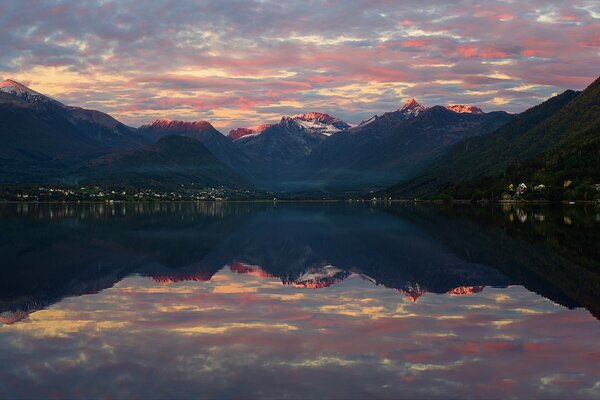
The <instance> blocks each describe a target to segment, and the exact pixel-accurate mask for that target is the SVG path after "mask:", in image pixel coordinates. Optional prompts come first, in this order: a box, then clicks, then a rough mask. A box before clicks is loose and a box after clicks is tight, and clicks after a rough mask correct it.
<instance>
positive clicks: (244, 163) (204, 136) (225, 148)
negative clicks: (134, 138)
mask: <svg viewBox="0 0 600 400" xmlns="http://www.w3.org/2000/svg"><path fill="white" fill-rule="evenodd" d="M138 133H139V134H140V135H142V136H143V137H145V138H148V139H150V140H153V141H156V140H158V139H160V138H162V137H165V136H168V135H180V136H186V137H189V138H192V139H195V140H198V141H199V142H201V143H202V144H203V145H205V146H206V147H207V148H208V150H210V152H211V153H212V154H213V155H214V156H215V157H217V158H218V159H219V160H221V161H222V162H224V163H225V164H226V165H227V166H229V167H230V168H233V169H235V170H236V171H237V172H239V173H240V174H241V175H242V176H244V178H246V179H248V180H253V176H252V173H251V165H250V159H249V158H248V156H246V155H245V154H244V153H243V152H242V151H240V149H238V147H237V146H236V145H234V144H233V143H232V142H231V140H230V139H229V138H227V137H226V136H224V135H223V134H222V133H221V132H219V131H218V130H216V129H215V128H214V127H213V126H212V125H211V124H210V123H209V122H207V121H195V122H185V121H175V120H170V119H159V120H156V121H154V122H153V123H152V124H149V125H143V126H141V127H140V128H139V129H138Z"/></svg>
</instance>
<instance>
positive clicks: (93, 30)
mask: <svg viewBox="0 0 600 400" xmlns="http://www.w3.org/2000/svg"><path fill="white" fill-rule="evenodd" d="M478 3H484V4H478ZM599 65H600V2H598V1H584V0H570V1H562V0H561V1H558V0H533V1H486V2H477V1H454V2H441V1H431V0H420V1H418V2H415V1H386V0H371V1H352V0H340V1H335V0H331V1H293V0H290V1H285V2H281V1H263V0H258V1H224V0H222V1H205V2H195V1H194V2H192V1H173V2H166V1H151V0H139V1H119V2H112V1H99V0H97V1H93V0H89V1H65V2H63V1H41V0H35V1H12V0H10V1H8V0H0V79H8V78H10V79H15V80H17V81H19V82H21V83H23V84H26V85H28V86H30V87H31V88H32V89H34V90H36V91H38V92H42V93H44V94H47V95H50V96H52V97H54V98H56V99H57V100H60V101H62V102H64V103H66V104H71V105H78V106H82V107H86V108H93V109H98V110H101V111H104V112H107V113H109V114H111V115H112V116H114V117H115V118H117V119H119V120H120V121H122V122H124V123H127V124H129V125H132V126H139V125H142V124H146V123H150V122H151V121H153V120H154V119H157V118H163V117H166V118H171V119H181V120H185V121H195V120H207V121H209V122H211V123H212V124H213V125H214V126H215V127H217V128H218V129H220V130H221V131H222V132H225V133H227V132H228V130H229V129H232V128H236V127H244V126H251V125H256V124H259V123H263V122H270V121H277V120H278V119H279V118H280V117H281V116H282V115H293V114H298V113H303V112H310V111H320V112H326V113H329V114H331V115H333V116H336V117H339V118H342V119H344V120H345V121H347V122H349V123H358V122H360V121H361V120H365V119H368V118H369V117H370V116H372V115H374V114H381V113H383V112H386V111H391V110H395V109H398V108H399V107H401V105H402V104H403V102H404V101H405V100H406V99H408V98H416V99H417V101H419V102H420V103H421V104H423V105H426V106H433V105H437V104H440V105H446V104H456V103H461V104H473V105H476V106H479V107H481V108H483V109H484V111H492V110H499V109H501V110H507V111H510V112H521V111H523V110H525V109H527V108H529V107H531V106H533V105H535V104H538V103H540V102H542V101H543V100H545V99H547V98H548V97H550V96H552V95H553V94H556V93H560V92H562V91H564V90H566V89H583V88H584V87H585V86H587V85H588V84H589V83H591V82H592V81H593V80H594V79H595V78H597V77H598V75H599V72H600V68H598V66H599Z"/></svg>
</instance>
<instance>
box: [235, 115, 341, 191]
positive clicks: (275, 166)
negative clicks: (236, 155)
mask: <svg viewBox="0 0 600 400" xmlns="http://www.w3.org/2000/svg"><path fill="white" fill-rule="evenodd" d="M349 127H350V125H348V124H346V123H345V122H344V121H342V120H340V119H338V118H334V117H331V116H330V115H327V114H323V113H316V112H313V113H308V114H302V115H296V116H293V117H287V116H286V117H282V118H281V120H280V121H279V122H278V123H276V124H265V125H260V126H257V127H252V128H238V129H235V130H232V131H231V132H229V137H230V138H231V139H233V144H234V145H235V146H237V147H238V148H239V149H240V150H241V151H242V152H243V153H244V154H246V156H247V157H248V158H249V159H250V160H252V167H251V169H252V173H253V175H254V176H255V177H256V181H257V182H258V184H259V185H260V186H261V187H262V188H265V189H269V190H271V189H277V188H281V187H285V186H286V182H287V179H288V177H287V175H288V173H287V171H286V167H287V166H289V165H291V164H293V163H295V162H298V161H300V160H301V159H303V158H305V157H306V156H307V155H309V154H310V153H311V152H312V151H313V150H314V149H315V148H317V147H318V146H319V145H320V144H321V143H322V142H324V141H325V139H328V138H330V137H335V136H337V135H339V134H340V133H341V132H343V131H344V129H348V128H349Z"/></svg>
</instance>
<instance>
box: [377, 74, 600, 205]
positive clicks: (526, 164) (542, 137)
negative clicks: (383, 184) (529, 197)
mask: <svg viewBox="0 0 600 400" xmlns="http://www.w3.org/2000/svg"><path fill="white" fill-rule="evenodd" d="M599 155H600V78H599V79H598V80H596V81H595V82H593V83H592V84H591V85H590V86H589V87H588V88H586V89H585V90H584V91H583V92H582V93H578V92H574V91H572V90H568V91H566V92H564V93H562V94H560V95H558V96H555V97H553V98H551V99H549V100H546V101H545V102H543V103H542V104H540V105H538V106H535V107H533V108H530V109H528V110H527V111H525V112H523V113H522V114H520V115H519V116H518V117H517V118H515V119H514V120H513V121H511V122H509V123H508V124H506V125H504V126H502V127H501V128H499V129H498V130H496V131H495V132H493V133H492V134H490V135H487V136H483V137H479V138H471V139H466V140H464V141H461V142H459V143H458V144H456V146H454V147H453V148H452V149H451V151H450V152H448V154H446V155H445V156H444V157H442V158H440V159H439V160H437V161H436V162H435V163H433V164H432V165H430V166H429V167H428V168H427V169H426V170H425V171H423V173H422V174H420V175H419V176H418V177H416V178H415V179H413V180H411V181H410V182H407V183H404V184H400V185H398V186H396V187H393V188H392V189H390V190H389V191H388V193H389V194H391V195H393V196H397V197H404V196H423V195H431V194H434V193H436V192H439V191H440V190H442V189H444V188H447V189H448V190H447V191H448V193H453V189H452V187H456V190H458V192H455V193H453V194H454V195H457V196H459V197H464V196H466V197H467V198H468V197H471V195H474V194H475V193H477V195H478V196H481V195H483V194H486V196H487V195H495V196H499V195H500V194H501V193H502V191H503V190H506V187H507V186H508V184H510V183H513V182H514V183H515V184H518V183H519V182H526V183H527V185H529V186H530V187H531V188H532V187H534V186H536V185H540V184H542V185H544V186H553V187H554V189H556V190H557V191H558V192H560V193H555V194H551V193H549V192H550V191H551V190H550V189H549V188H548V190H545V192H546V193H547V196H551V197H552V199H554V200H559V199H562V196H563V193H562V192H563V189H567V187H563V186H564V185H565V184H566V183H567V182H568V181H571V182H575V181H579V183H580V186H581V187H584V186H587V187H588V189H589V187H590V186H591V185H592V184H595V183H598V181H600V176H599V175H600V172H599V171H600V164H599V162H598V160H599V159H600V158H599ZM567 186H569V185H567ZM575 186H576V185H573V187H572V188H571V189H572V190H577V188H576V187H575ZM461 187H463V188H462V189H461ZM463 189H464V191H463ZM588 189H582V190H583V192H584V193H583V195H584V196H586V197H587V195H586V194H585V193H587V192H588ZM589 192H590V194H591V195H592V194H593V193H592V192H593V191H592V190H591V189H590V190H589ZM541 194H542V193H541V192H540V195H541ZM571 195H574V194H571ZM546 198H547V199H550V198H549V197H546Z"/></svg>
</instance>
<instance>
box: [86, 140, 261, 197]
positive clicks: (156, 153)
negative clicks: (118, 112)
mask: <svg viewBox="0 0 600 400" xmlns="http://www.w3.org/2000/svg"><path fill="white" fill-rule="evenodd" d="M82 173H83V176H84V180H85V181H90V182H96V183H112V184H119V185H128V186H134V187H160V188H177V187H180V186H181V185H186V186H188V185H192V184H193V185H194V187H197V188H201V187H212V186H227V187H231V188H242V187H248V186H249V184H248V182H247V181H246V180H244V179H243V178H242V177H241V176H240V175H239V174H238V173H236V172H235V171H233V170H232V169H231V168H229V167H228V166H227V165H225V164H224V163H223V162H222V161H220V160H219V159H218V158H216V157H215V156H214V155H213V154H212V153H211V152H210V151H209V150H208V148H207V147H206V146H204V145H203V144H202V143H200V142H199V141H197V140H195V139H192V138H189V137H185V136H178V135H170V136H165V137H163V138H161V139H159V140H158V142H156V143H154V144H152V145H149V146H147V147H144V148H141V149H137V150H134V151H131V152H128V153H125V154H112V155H109V156H106V157H102V158H100V159H98V160H96V161H94V162H93V163H92V165H90V166H88V167H87V168H86V169H85V170H83V171H82Z"/></svg>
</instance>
